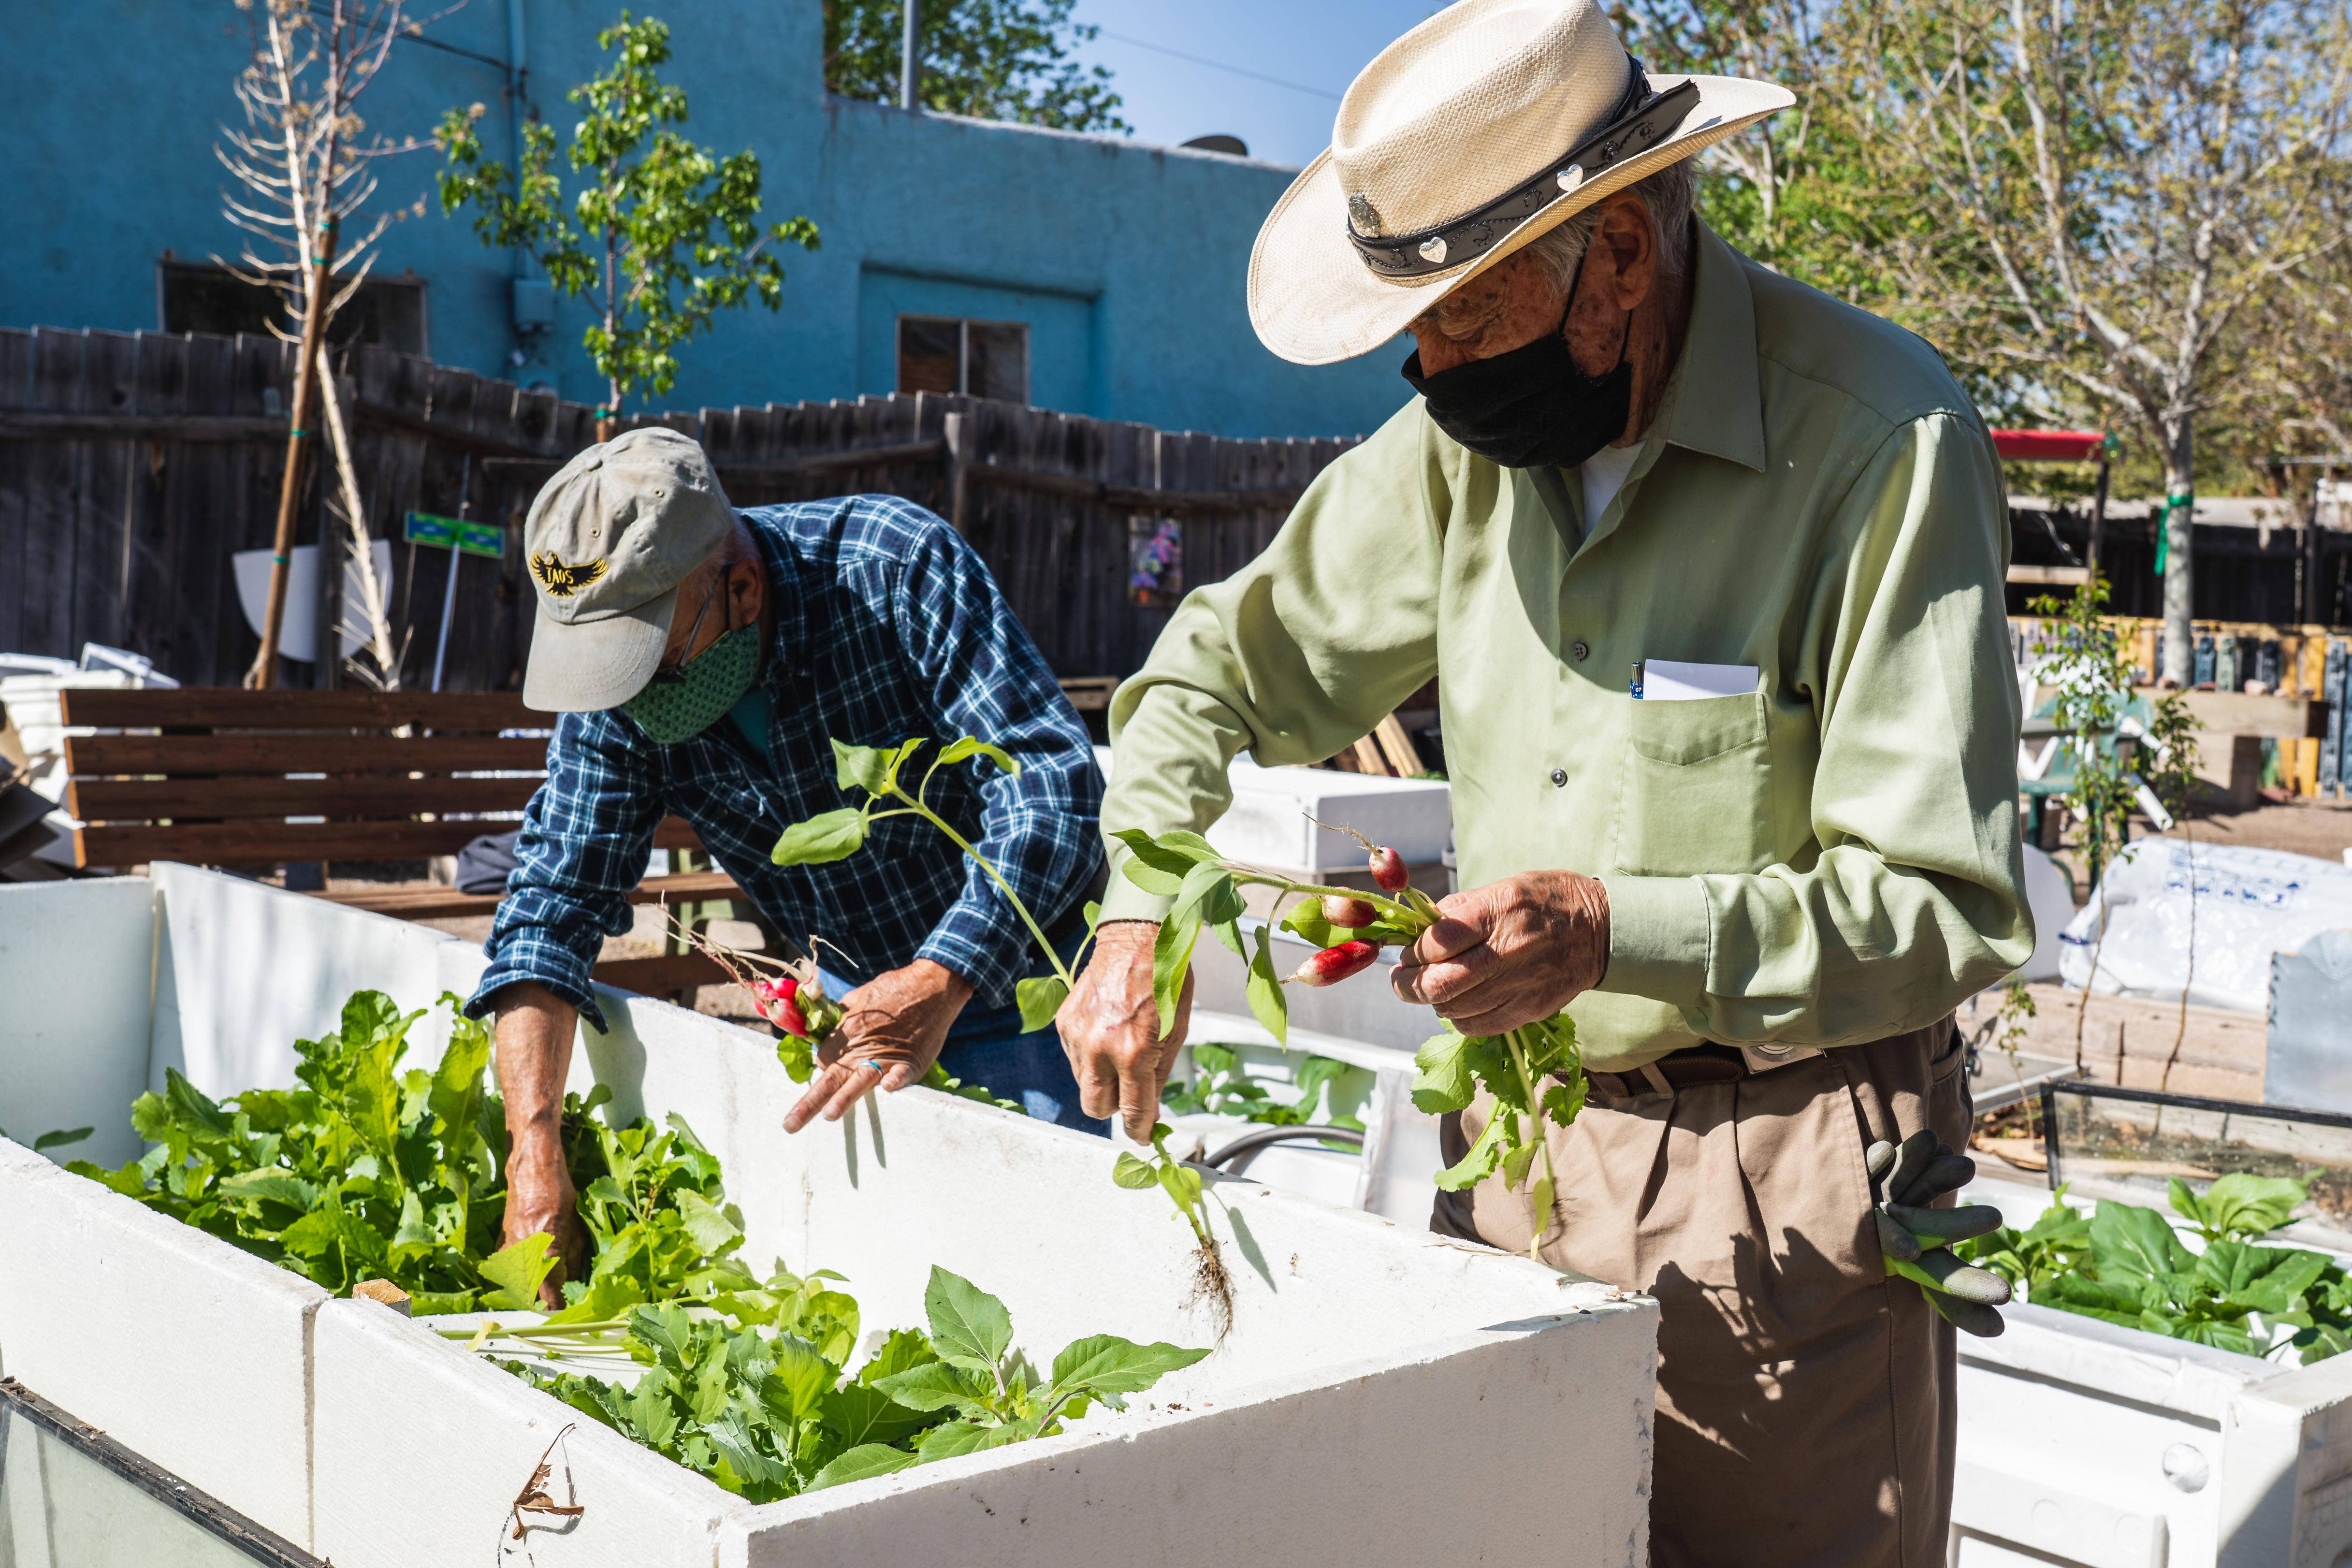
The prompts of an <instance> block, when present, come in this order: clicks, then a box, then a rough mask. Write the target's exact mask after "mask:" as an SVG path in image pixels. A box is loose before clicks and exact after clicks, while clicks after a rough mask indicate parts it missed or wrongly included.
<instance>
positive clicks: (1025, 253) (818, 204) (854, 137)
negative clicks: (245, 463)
mask: <svg viewBox="0 0 2352 1568" xmlns="http://www.w3.org/2000/svg"><path fill="white" fill-rule="evenodd" d="M518 6H519V7H520V23H521V28H520V31H521V35H522V37H523V40H524V45H525V47H524V49H523V51H522V55H521V58H522V59H523V61H524V63H525V65H526V66H527V68H528V74H527V76H526V77H525V79H524V80H525V84H526V85H525V90H524V97H525V100H526V101H527V102H528V103H529V104H530V105H532V106H535V107H536V109H537V110H538V112H539V113H540V114H541V117H542V118H544V119H545V120H547V121H549V122H550V123H551V124H552V125H554V126H555V127H556V128H557V130H558V132H560V133H561V135H562V138H563V139H564V140H565V141H566V142H568V140H569V133H570V129H571V126H572V120H573V118H574V110H573V108H572V105H571V104H570V103H568V102H567V101H566V100H565V98H564V93H565V90H566V89H567V88H568V87H569V86H570V85H571V84H572V83H575V82H578V81H580V80H582V79H584V78H586V77H587V76H589V75H590V74H592V73H593V72H594V71H595V70H596V69H597V68H599V67H600V64H601V62H602V58H603V57H602V56H601V55H600V54H599V52H598V50H597V49H596V47H595V32H596V29H597V28H598V27H600V26H604V25H607V24H609V23H610V22H611V21H612V20H613V19H614V17H616V16H618V14H619V10H620V5H619V0H611V3H610V4H609V5H604V4H591V3H589V0H471V3H470V4H468V5H466V6H465V7H464V8H463V9H461V10H459V11H457V13H456V14H455V15H453V16H448V17H446V18H445V19H443V20H441V21H439V22H436V23H435V24H434V26H432V28H431V31H430V35H429V36H430V38H431V39H432V40H433V44H438V45H442V46H446V47H433V45H432V44H425V43H417V42H413V41H408V40H403V41H400V42H397V43H395V44H394V53H393V57H392V61H391V64H390V66H389V67H388V68H387V69H386V70H385V72H384V74H383V77H382V78H380V79H378V80H377V82H376V83H375V85H374V86H373V88H371V89H369V91H368V93H367V95H366V97H365V98H364V99H362V100H361V104H360V110H361V112H362V115H363V116H364V118H365V119H366V121H367V131H368V133H369V134H372V135H373V134H383V135H386V136H393V137H402V136H410V135H415V136H423V135H425V134H428V133H429V132H430V131H431V129H432V127H433V125H434V124H435V123H436V121H437V120H438V119H439V117H440V114H441V112H442V110H445V109H446V108H448V107H450V106H452V105H463V104H468V103H476V102H478V103H481V104H483V105H484V106H485V110H486V112H485V114H484V116H483V119H482V121H481V126H482V131H483V133H484V139H485V141H486V142H487V143H488V146H489V147H490V148H491V149H492V150H493V151H494V152H495V153H497V154H498V155H499V157H500V158H501V160H502V161H510V158H511V153H510V151H509V149H510V148H511V145H512V136H513V121H512V115H513V113H514V105H513V103H512V101H511V95H510V94H509V91H508V81H509V77H508V72H507V69H506V63H507V61H508V60H509V58H510V54H509V49H510V43H511V40H512V37H513V34H514V24H515V21H516V20H517V17H516V15H515V11H514V8H515V7H518ZM645 8H646V7H644V6H643V5H640V6H639V9H640V10H643V9H645ZM20 9H21V11H22V15H20V16H19V17H18V19H17V25H16V27H15V28H13V29H12V38H11V44H12V47H11V48H10V49H8V50H7V51H5V53H0V125H5V128H6V136H5V144H6V145H7V146H8V147H9V148H10V149H11V150H12V152H11V155H10V158H9V161H8V166H7V167H6V168H5V170H0V190H5V196H6V200H5V208H4V209H0V210H5V213H6V215H7V217H6V221H5V223H0V321H5V323H6V324H9V325H14V326H35V325H43V326H68V327H84V326H87V327H102V328H110V329H115V330H120V331H131V330H136V329H142V328H144V329H151V330H152V329H155V328H157V327H160V326H161V325H162V320H161V315H160V305H159V297H160V296H159V289H158V282H157V264H158V262H159V260H160V259H161V258H163V255H164V254H165V253H166V252H167V251H168V252H170V253H172V254H173V255H174V256H176V257H178V258H181V259H183V260H201V259H204V258H208V257H211V256H215V255H219V256H223V257H227V258H234V257H235V256H236V252H237V249H238V247H239V246H240V244H241V243H242V237H241V236H240V234H239V233H238V232H237V231H236V229H235V228H233V227H231V226H230V225H229V224H228V222H227V221H226V219H225V218H224V217H223V216H221V211H220V205H221V194H222V190H223V187H224V186H225V185H226V184H227V183H228V182H227V176H226V172H225V171H224V170H223V169H222V168H221V166H220V164H219V163H217V162H216V161H215V157H214V153H213V144H214V142H215V140H216V137H217V135H218V127H219V126H220V125H221V124H222V123H223V122H224V121H231V120H233V119H234V118H235V117H236V113H237V110H236V101H235V100H234V98H233V97H232V93H231V87H232V83H233V80H234V79H235V77H236V72H237V70H238V69H239V68H240V66H241V65H242V63H243V61H244V59H245V58H246V55H247V41H246V40H247V23H246V18H245V15H244V14H243V13H240V12H239V11H237V10H236V7H235V6H234V5H233V4H231V0H77V3H76V4H73V5H39V6H31V7H23V8H20ZM419 9H420V10H429V9H430V7H429V6H420V7H419ZM653 9H654V11H655V14H656V15H659V16H662V17H663V18H664V19H665V20H666V21H667V22H668V23H669V24H670V26H671V29H672V43H673V47H674V50H675V58H674V60H673V62H672V64H671V65H670V67H669V68H667V73H666V74H667V78H668V79H670V80H673V81H675V82H677V83H678V84H679V85H681V86H683V87H684V88H685V89H687V90H688V95H689V98H690V103H691V113H692V118H691V120H690V121H689V122H688V126H687V127H686V129H687V131H688V134H690V135H692V136H693V137H694V138H695V139H696V140H697V141H698V142H702V143H704V144H706V145H709V146H712V147H715V148H716V149H718V150H719V151H720V152H722V153H723V152H733V151H736V150H739V149H741V148H744V147H749V148H751V150H753V151H754V152H756V153H759V155H760V159H761V165H762V169H763V173H764V176H765V192H766V202H765V208H764V210H765V212H766V214H767V215H768V216H770V217H772V218H775V217H782V216H788V215H791V214H795V213H804V214H806V215H807V216H810V217H812V218H814V220H815V221H816V223H817V225H818V226H819V228H820V230H821V232H822V234H823V237H824V247H823V248H822V249H821V250H819V251H818V252H816V253H814V254H803V253H801V252H799V251H798V250H797V249H793V250H788V251H787V252H786V253H785V256H784V261H785V267H786V273H787V276H786V282H785V289H784V297H783V305H782V310H779V311H776V312H774V313H773V314H771V313H770V312H768V311H767V310H763V309H761V308H759V307H757V306H753V307H751V308H750V309H748V310H743V311H740V312H736V313H733V314H731V315H730V316H727V317H722V318H721V321H720V324H719V326H718V327H717V328H716V329H715V330H714V331H712V332H711V333H710V334H709V336H707V337H705V338H702V339H699V340H697V341H696V342H692V343H689V344H688V345H687V347H686V348H685V349H684V350H683V351H682V353H681V356H680V357H681V360H682V362H683V370H682V372H681V374H680V375H679V378H678V381H677V385H676V387H675V388H673V389H672V391H671V392H670V393H669V394H667V395H664V396H660V397H656V398H653V399H651V400H650V402H651V403H652V404H653V405H656V406H667V407H694V406H700V405H729V404H736V403H755V404H756V403H768V402H779V403H783V402H795V401H799V400H802V399H808V398H835V397H852V396H856V395H859V394H862V393H884V392H889V391H892V390H894V387H895V381H896V360H895V354H894V350H893V342H894V340H893V330H894V322H895V320H896V318H897V316H898V314H900V313H918V314H940V315H963V316H973V317H987V318H991V319H997V320H1018V321H1027V322H1029V323H1030V330H1031V367H1030V397H1031V401H1032V402H1034V403H1036V404H1038V405H1042V406H1045V407H1051V408H1058V409H1062V410H1066V411H1067V412H1071V413H1080V414H1089V415H1095V416H1102V417H1108V418H1116V419H1132V420H1139V421H1141V422H1144V423H1146V424H1150V425H1156V426H1161V427H1163V428H1171V429H1197V430H1208V431H1213V432H1215V433H1217V434H1219V435H1224V436H1236V437H1252V436H1335V435H1351V434H1356V433H1359V432H1363V431H1369V430H1371V429H1373V428H1374V427H1376V426H1378V425H1379V424H1380V423H1381V420H1382V419H1384V418H1385V417H1386V416H1388V415H1389V414H1390V413H1391V412H1393V411H1394V409H1395V408H1396V407H1397V406H1398V405H1400V404H1402V402H1403V401H1404V400H1405V397H1406V395H1407V389H1406V388H1405V386H1404V384H1403V383H1402V381H1401V380H1400V379H1399V377H1398V375H1397V371H1396V367H1397V364H1398V363H1400V362H1401V361H1402V358H1403V353H1404V350H1403V348H1402V346H1400V347H1398V348H1396V349H1395V350H1394V351H1393V352H1391V351H1385V350H1384V351H1382V352H1381V353H1376V354H1373V355H1370V356H1368V357H1367V358H1365V359H1363V360H1359V361H1356V362H1353V363H1349V364H1344V365H1334V366H1324V367H1317V368H1308V367H1304V366H1298V365H1292V364H1288V363H1284V362H1283V361H1281V360H1279V359H1277V358H1276V357H1275V356H1274V355H1272V354H1270V353H1267V352H1266V351H1265V348H1264V347H1262V346H1261V345H1260V344H1259V343H1258V342H1257V339H1256V337H1255V334H1254V333H1252V331H1250V327H1249V321H1248V317H1247V313H1246V310H1245V308H1244V299H1243V284H1244V275H1245V272H1246V269H1247V266H1248V260H1249V248H1250V244H1251V241H1252V239H1253V238H1254V237H1255V234H1256V232H1257V226H1258V224H1259V222H1260V221H1261V220H1262V219H1263V217H1264V216H1265V213H1266V211H1267V210H1268V209H1269V208H1271V207H1272V205H1274V202H1275V200H1276V197H1278V196H1279V195H1281V193H1282V191H1283V189H1284V188H1285V187H1286V185H1287V184H1288V183H1289V181H1290V178H1291V175H1292V171H1290V170H1287V169H1283V168H1278V167H1276V166H1274V165H1271V164H1265V163H1253V162H1249V161H1245V160H1241V159H1234V158H1226V157H1220V156H1216V155H1213V154H1208V153H1194V152H1190V151H1185V150H1181V149H1166V148H1156V147H1147V146H1142V145H1139V144H1136V143H1133V142H1127V141H1125V140H1123V139H1120V138H1117V137H1103V136H1080V135H1071V134H1066V133H1062V132H1048V131H1038V130H1034V129H1030V128H1026V127H1021V126H1011V125H997V124H989V123H983V122H979V121H964V120H956V119H951V118H946V117H940V116H931V115H919V114H908V113H905V112H902V111H900V110H896V109H890V108H885V107H881V106H878V105H873V104H866V103H859V102H851V101H845V100H840V99H835V98H830V97H828V95H827V94H826V93H825V92H824V84H823V80H822V65H821V46H822V32H821V22H820V16H819V11H818V0H690V3H689V4H687V5H679V4H677V3H676V0H671V3H670V4H667V5H663V4H660V3H659V0H656V5H654V7H653ZM436 160H437V154H436V153H433V152H432V151H430V150H427V151H425V152H421V153H412V154H409V155H407V156H405V157H401V158H394V159H388V160H385V161H384V162H383V164H382V165H381V173H382V176H383V190H382V193H381V195H379V197H378V205H381V206H383V207H388V208H389V207H399V206H403V205H407V204H410V203H413V202H415V199H416V198H417V197H419V196H425V195H429V193H430V192H431V190H432V183H433V176H434V174H435V171H436ZM377 267H378V270H379V274H380V275H383V276H398V275H400V274H402V273H403V272H413V273H414V274H415V276H416V277H418V278H420V279H423V280H424V281H425V284H426V299H427V309H428V312H429V345H428V346H429V351H430V353H432V355H433V357H434V358H435V359H436V360H438V361H440V362H442V363H450V364H458V365H463V366H465V367H467V369H471V370H475V371H478V372H480V373H482V374H495V375H501V376H510V377H513V378H515V379H519V380H521V381H525V382H530V381H532V380H544V381H546V382H547V383H549V384H552V385H554V386H555V387H556V388H557V389H558V390H560V391H561V392H562V394H563V395H565V396H566V397H570V398H575V399H579V400H581V401H583V402H590V403H594V402H599V401H601V400H602V387H601V384H600V383H599V381H598V379H597V377H596V376H595V374H594V373H593V370H592V369H591V368H590V366H589V364H588V363H587V360H586V358H585V356H584V355H583V353H581V351H580V349H579V346H578V345H579V342H580V334H581V331H582V329H583V327H584V326H585V325H586V324H587V321H588V320H589V316H588V312H587V310H586V307H585V305H584V304H583V302H580V301H564V302H562V305H561V306H560V307H559V314H558V320H557V325H556V328H555V330H554V331H552V332H551V333H548V334H547V335H546V336H545V337H544V338H542V339H541V340H540V342H541V351H540V355H539V357H538V358H537V359H536V360H535V361H534V362H532V363H525V364H523V365H521V366H520V367H518V366H517V365H515V364H514V363H512V362H511V360H510V357H509V356H510V354H511V353H513V351H514V350H515V349H516V347H517V345H518V342H519V341H520V340H518V338H517V336H516V334H515V332H514V330H513V324H512V316H511V310H512V304H511V301H512V290H511V288H510V279H511V278H512V276H513V273H514V270H515V263H514V260H513V258H512V257H511V255H510V254H509V253H501V252H493V251H490V250H488V249H486V248H485V247H482V246H481V245H480V244H479V243H478V241H477V240H476V239H475V237H474V236H473V234H472V232H471V228H470V226H469V224H468V222H467V220H466V216H465V215H462V214H461V215H460V216H458V217H456V218H449V217H444V216H441V213H440V211H439V206H438V203H437V201H435V200H428V201H427V202H426V204H425V213H424V215H423V216H410V217H404V218H403V219H401V220H400V221H399V222H397V223H396V224H394V226H393V229H392V231H391V232H390V234H388V235H387V236H386V237H385V239H384V241H383V254H382V258H381V259H380V260H379V262H378V263H377Z"/></svg>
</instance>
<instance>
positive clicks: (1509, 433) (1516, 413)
mask: <svg viewBox="0 0 2352 1568" xmlns="http://www.w3.org/2000/svg"><path fill="white" fill-rule="evenodd" d="M1583 276H1584V263H1583V261H1582V260H1581V259H1579V260H1578V262H1577V264H1576V279H1572V280H1570V283H1569V287H1568V298H1569V300H1570V302H1571V303H1572V302H1573V301H1574V300H1575V299H1576V281H1577V280H1579V279H1582V278H1583ZM1567 325H1568V307H1567V306H1566V305H1562V306H1561V307H1560V312H1559V326H1556V327H1554V328H1553V329H1552V330H1551V331H1549V332H1546V333H1545V334H1544V335H1543V336H1541V337H1539V338H1538V339H1537V340H1536V341H1535V342H1531V343H1528V344H1526V345H1524V346H1523V347H1520V348H1516V349H1513V350H1511V351H1510V352H1509V353H1499V354H1496V355H1495V356H1494V357H1493V358H1491V359H1475V360H1471V361H1469V362H1468V363H1464V364H1457V365H1455V366H1454V368H1453V369H1452V370H1441V371H1439V372H1438V373H1437V374H1435V375H1429V376H1424V375H1423V374H1421V351H1420V350H1418V349H1415V350H1414V351H1413V353H1412V357H1411V358H1410V359H1408V360H1406V361H1405V362H1404V378H1405V380H1407V381H1409V382H1411V383H1412V388H1413V390H1414V391H1415V392H1418V393H1420V394H1421V395H1422V396H1423V398H1424V399H1426V400H1427V402H1428V405H1429V416H1430V417H1431V418H1432V419H1434V420H1435V421H1437V427H1438V428H1439V429H1440V430H1443V431H1444V432H1445V433H1446V434H1447V435H1448V436H1451V437H1454V439H1455V440H1456V441H1459V442H1461V443H1462V445H1463V446H1465V447H1468V448H1469V449H1470V450H1471V451H1473V452H1475V453H1476V454H1478V456H1480V457H1482V458H1486V459H1487V460H1488V461H1490V462H1495V463H1499V464H1501V465H1502V466H1503V467H1504V468H1574V467H1576V466H1577V465H1578V464H1579V463H1581V462H1583V461H1584V460H1585V459H1586V458H1590V457H1591V456H1592V454H1593V453H1595V452H1598V451H1599V450H1601V447H1606V446H1607V445H1609V443H1610V442H1612V441H1614V440H1615V439H1617V437H1620V436H1622V435H1623V434H1624V433H1625V421H1626V418H1627V417H1628V416H1630V415H1631V414H1632V413H1633V366H1632V365H1630V364H1627V363H1625V345H1626V342H1627V340H1628V339H1630V338H1631V337H1632V336H1633V311H1631V310H1628V311H1626V312H1625V335H1624V337H1622V338H1620V339H1619V340H1618V342H1617V363H1616V366H1615V367H1614V368H1613V369H1612V370H1609V371H1606V372H1604V373H1602V374H1600V375H1587V374H1584V373H1583V372H1582V371H1580V370H1579V369H1577V368H1576V359H1575V357H1574V356H1573V355H1571V354H1570V353H1569V352H1568V340H1567V339H1566V338H1563V337H1561V336H1560V332H1561V331H1562V330H1563V329H1565V328H1566V327H1567Z"/></svg>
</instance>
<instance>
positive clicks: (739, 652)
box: [621, 621, 760, 746]
mask: <svg viewBox="0 0 2352 1568" xmlns="http://www.w3.org/2000/svg"><path fill="white" fill-rule="evenodd" d="M759 674H760V626H759V623H758V622H756V621H754V622H753V623H752V624H751V625H750V626H738V627H737V628H736V629H735V630H733V631H731V632H729V633H727V634H726V635H725V636H724V637H720V638H719V640H718V641H717V642H715V643H712V644H711V645H710V646H709V647H707V648H704V649H703V650H702V651H701V652H700V653H698V654H696V655H695V656H694V657H693V658H689V659H688V660H687V661H686V662H685V663H684V664H681V665H679V666H678V667H677V668H676V669H662V670H656V671H655V672H654V678H653V679H652V680H650V681H648V682H647V683H646V689H644V690H643V691H640V692H638V693H637V694H636V695H635V697H632V698H630V699H629V700H627V701H626V702H624V703H622V704H621V711H622V712H623V713H624V714H625V715H626V716H627V717H628V719H629V720H630V721H631V722H633V723H635V725H636V727H637V728H638V729H640V730H643V731H645V732H646V739H648V740H650V741H652V742H655V743H656V745H663V746H675V745H677V743H678V742H680V741H690V740H692V739H693V738H694V737H695V736H697V735H699V734H701V733H702V732H703V731H705V730H708V729H709V728H710V726H712V725H713V724H716V723H718V722H719V719H720V718H721V717H723V716H724V715H725V714H726V712H727V710H729V709H730V708H732V707H734V706H735V704H736V703H738V702H740V701H741V700H742V698H743V694H744V693H745V692H747V691H749V690H751V682H752V681H753V680H755V679H758V678H759Z"/></svg>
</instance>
